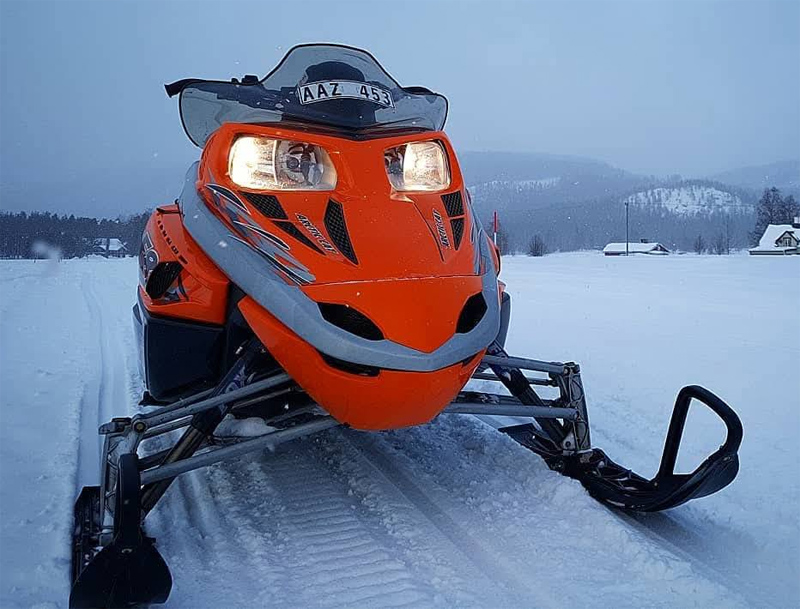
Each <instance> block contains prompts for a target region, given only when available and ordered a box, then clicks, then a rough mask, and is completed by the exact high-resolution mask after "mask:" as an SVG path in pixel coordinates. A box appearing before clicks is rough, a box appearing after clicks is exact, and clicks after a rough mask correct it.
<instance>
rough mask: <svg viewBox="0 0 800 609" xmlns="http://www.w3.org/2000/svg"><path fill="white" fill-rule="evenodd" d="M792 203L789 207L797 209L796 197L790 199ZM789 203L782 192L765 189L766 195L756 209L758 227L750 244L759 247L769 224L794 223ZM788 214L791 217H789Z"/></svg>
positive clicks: (751, 236) (752, 235)
mask: <svg viewBox="0 0 800 609" xmlns="http://www.w3.org/2000/svg"><path fill="white" fill-rule="evenodd" d="M789 199H791V202H790V203H789V206H792V205H793V206H794V207H795V208H796V207H797V203H795V202H794V197H789ZM789 206H787V202H786V201H785V200H784V199H783V197H782V196H781V191H780V190H778V189H777V188H775V187H774V186H773V187H772V188H765V189H764V194H763V195H761V199H759V201H758V207H757V208H756V226H755V228H754V229H753V232H752V233H750V242H751V243H752V244H753V245H758V241H759V240H760V239H761V236H762V235H763V234H764V231H765V230H766V228H767V226H768V225H769V224H787V223H789V222H791V221H792V218H791V215H792V214H791V212H790V211H789ZM787 214H788V215H789V217H787Z"/></svg>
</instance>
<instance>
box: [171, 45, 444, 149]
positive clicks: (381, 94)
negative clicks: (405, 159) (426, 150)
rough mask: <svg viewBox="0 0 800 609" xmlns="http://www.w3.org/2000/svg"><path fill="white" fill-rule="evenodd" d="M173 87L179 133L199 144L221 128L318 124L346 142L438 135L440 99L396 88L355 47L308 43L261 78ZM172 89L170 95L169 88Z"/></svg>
mask: <svg viewBox="0 0 800 609" xmlns="http://www.w3.org/2000/svg"><path fill="white" fill-rule="evenodd" d="M175 89H179V90H180V111H181V120H182V121H183V128H184V130H185V131H186V134H187V135H188V136H189V139H191V140H192V142H194V143H195V144H197V145H198V146H200V147H203V146H204V145H205V143H206V140H208V137H209V136H210V135H211V134H212V133H214V131H216V130H217V129H218V128H219V127H220V126H221V125H222V124H223V123H252V124H264V123H288V124H301V125H308V126H319V127H321V128H323V130H324V129H328V130H334V131H338V132H344V133H345V134H346V135H350V136H352V137H378V136H380V135H381V134H384V133H395V132H399V131H412V132H413V131H439V130H441V129H442V128H443V127H444V123H445V120H446V118H447V99H446V98H445V97H444V96H443V95H438V94H436V93H433V92H431V91H429V90H428V89H425V88H422V87H405V88H404V87H401V86H400V85H399V84H398V83H397V81H395V80H394V78H392V77H391V76H390V75H389V74H388V72H386V70H384V69H383V68H382V67H381V65H380V64H379V63H378V62H377V61H376V59H375V58H374V57H373V56H372V55H370V54H369V53H368V52H366V51H362V50H360V49H356V48H352V47H347V46H341V45H333V44H312V45H300V46H296V47H294V48H292V49H291V50H290V51H289V52H288V53H287V54H286V56H285V57H284V58H283V60H282V61H281V62H280V63H279V64H278V66H277V67H276V68H275V69H274V70H273V71H272V72H270V73H269V74H268V75H267V76H265V77H264V78H263V79H262V80H260V81H259V80H256V79H255V78H252V79H248V78H245V79H243V81H242V82H238V81H236V80H235V79H234V80H232V81H231V82H221V81H208V80H195V79H191V80H185V81H180V82H179V83H174V84H173V85H168V86H167V92H168V93H170V94H171V95H173V94H174V92H173V91H174V90H175ZM171 90H172V91H171Z"/></svg>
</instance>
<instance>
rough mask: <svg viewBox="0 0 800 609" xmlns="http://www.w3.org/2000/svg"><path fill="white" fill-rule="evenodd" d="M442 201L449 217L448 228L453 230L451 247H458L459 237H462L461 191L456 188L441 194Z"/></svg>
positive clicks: (462, 205) (462, 204)
mask: <svg viewBox="0 0 800 609" xmlns="http://www.w3.org/2000/svg"><path fill="white" fill-rule="evenodd" d="M442 203H444V209H445V211H446V212H447V217H448V218H450V230H451V231H452V232H453V247H454V248H455V249H458V248H459V247H460V246H461V239H463V237H464V201H463V199H462V198H461V191H460V190H457V191H455V192H449V193H447V194H446V195H442ZM456 216H458V217H456Z"/></svg>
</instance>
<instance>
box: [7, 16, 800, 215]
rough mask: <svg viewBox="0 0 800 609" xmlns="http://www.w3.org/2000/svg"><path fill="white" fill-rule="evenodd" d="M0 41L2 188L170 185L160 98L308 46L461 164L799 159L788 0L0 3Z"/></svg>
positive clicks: (257, 68)
mask: <svg viewBox="0 0 800 609" xmlns="http://www.w3.org/2000/svg"><path fill="white" fill-rule="evenodd" d="M0 34H1V35H0V61H2V70H1V72H2V73H1V75H0V79H1V80H0V140H1V145H0V181H2V183H3V185H4V186H9V185H12V186H14V185H16V187H21V185H24V184H30V183H31V181H40V182H42V183H45V182H46V183H58V182H60V181H61V180H62V178H64V179H70V180H75V179H80V180H83V179H90V178H91V177H92V176H102V175H107V176H116V175H120V176H123V175H125V172H126V171H130V170H135V172H136V174H137V177H135V178H134V177H131V178H130V179H137V180H139V179H147V178H146V176H147V175H148V172H149V171H151V170H152V171H156V170H163V169H164V168H165V167H169V168H173V167H178V166H182V165H188V163H189V162H190V161H192V160H193V159H195V158H196V157H197V151H196V149H195V148H194V147H193V146H192V145H191V144H190V143H189V142H188V140H187V139H186V138H185V136H184V135H183V132H182V130H181V127H180V121H179V118H178V113H177V108H176V103H175V101H174V100H169V99H168V98H167V97H166V95H165V94H164V92H163V88H162V84H163V83H165V82H170V81H172V80H176V79H178V78H183V77H189V76H198V77H207V78H228V77H230V76H241V75H243V74H246V73H252V74H258V75H263V74H265V73H266V72H267V71H268V70H269V69H270V68H271V67H272V66H274V64H275V63H276V62H277V61H278V60H279V59H280V58H281V57H282V55H283V54H284V53H285V52H286V50H287V49H288V48H289V47H291V46H292V45H293V44H297V43H301V42H314V41H334V42H343V43H347V44H351V45H355V46H362V47H365V48H367V49H369V50H370V51H371V52H372V53H373V54H374V55H375V56H376V57H377V58H378V59H379V60H380V61H381V62H382V63H383V65H384V66H385V67H386V68H387V69H388V70H389V72H390V73H391V74H393V75H394V76H395V78H397V79H398V81H400V82H401V84H405V85H416V84H419V85H425V86H428V87H430V88H432V89H434V90H436V91H439V92H442V93H444V94H446V95H447V96H448V98H449V99H450V104H451V105H450V108H451V112H450V120H449V123H448V128H447V131H448V133H449V134H450V136H451V138H452V139H453V141H454V143H455V144H456V146H457V147H459V148H460V149H462V150H511V151H532V152H549V153H558V154H574V155H585V156H592V157H596V158H599V159H603V160H606V161H608V162H611V163H613V164H615V165H617V166H620V167H622V168H624V169H628V170H631V171H637V172H644V173H655V174H669V173H682V174H684V175H689V176H692V175H702V174H707V173H713V172H716V171H719V170H723V169H727V168H730V167H734V166H739V165H752V164H759V163H767V162H771V161H774V160H778V159H785V158H797V157H798V156H800V2H796V1H792V0H785V1H780V2H766V1H754V2H732V1H714V2H711V1H701V2H690V1H688V0H687V1H676V2H664V1H641V2H604V1H596V2H590V3H582V2H563V1H562V2H536V3H534V2H528V3H512V2H497V1H486V2H474V3H467V2H372V3H355V2H352V3H351V2H347V1H346V0H338V1H336V2H324V3H319V4H315V3H312V2H287V1H280V2H258V3H252V4H251V3H245V2H201V3H190V2H188V1H177V0H176V1H173V2H163V3H157V2H155V1H143V2H138V3H125V2H100V1H96V2H71V1H61V2H55V3H48V2H42V1H37V0H33V1H28V2H21V1H19V2H18V1H14V0H2V1H0ZM142 176H143V177H144V178H142ZM101 182H102V180H101ZM108 186H109V185H108V184H107V183H102V187H103V188H108ZM120 188H125V185H124V184H121V185H120ZM37 203H39V202H32V203H31V207H41V204H39V205H37Z"/></svg>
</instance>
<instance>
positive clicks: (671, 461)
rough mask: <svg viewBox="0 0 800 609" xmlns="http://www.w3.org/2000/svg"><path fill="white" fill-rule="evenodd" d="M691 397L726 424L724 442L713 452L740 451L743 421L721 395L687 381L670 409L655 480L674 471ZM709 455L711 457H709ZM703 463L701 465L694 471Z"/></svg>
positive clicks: (728, 452)
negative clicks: (662, 451) (689, 383)
mask: <svg viewBox="0 0 800 609" xmlns="http://www.w3.org/2000/svg"><path fill="white" fill-rule="evenodd" d="M693 399H696V400H697V401H699V402H702V403H703V404H705V405H706V406H708V407H709V408H710V409H711V410H712V411H714V413H715V414H716V415H717V416H718V417H719V418H720V419H722V422H723V423H725V427H726V428H727V436H726V437H725V442H724V443H723V444H722V446H720V448H719V450H718V451H717V452H716V453H715V454H714V455H712V457H713V456H721V455H725V454H728V455H734V454H736V453H737V452H738V451H739V446H740V445H741V443H742V433H743V432H742V422H741V420H739V417H738V415H737V414H736V413H735V412H734V411H733V409H732V408H731V407H730V406H728V405H727V404H726V403H725V402H724V401H722V399H721V398H719V397H718V396H717V395H715V394H714V393H712V392H711V391H709V390H708V389H706V388H704V387H700V386H699V385H688V386H687V387H684V388H683V389H681V390H680V392H679V393H678V397H677V398H676V399H675V408H674V409H673V411H672V419H670V422H669V431H668V432H667V438H666V440H665V441H664V453H663V455H662V456H661V465H660V466H659V468H658V474H656V477H655V478H654V480H660V479H662V478H665V477H670V476H674V475H675V462H676V460H677V458H678V449H679V448H680V445H681V440H682V439H683V428H684V426H685V425H686V417H687V415H688V414H689V406H690V404H691V402H692V400H693ZM709 458H711V457H709ZM701 467H703V465H700V466H699V467H698V468H697V470H695V472H693V474H694V473H696V472H697V471H698V470H699V469H700V468H701Z"/></svg>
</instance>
